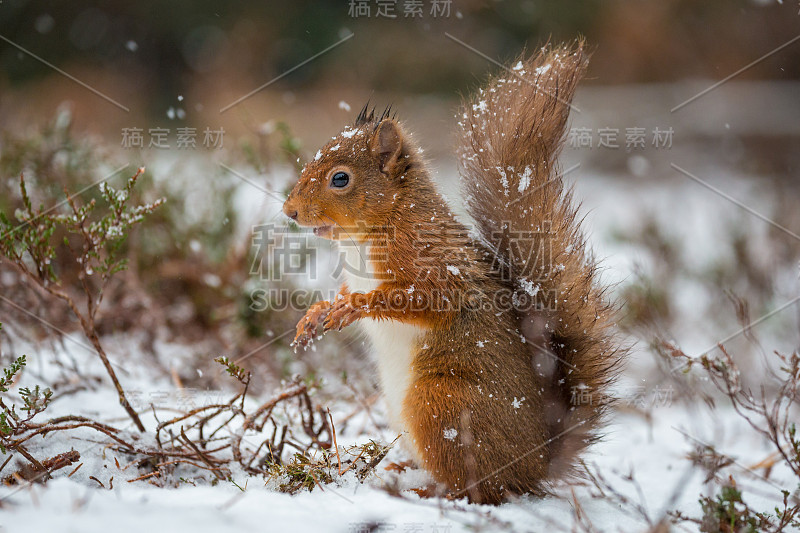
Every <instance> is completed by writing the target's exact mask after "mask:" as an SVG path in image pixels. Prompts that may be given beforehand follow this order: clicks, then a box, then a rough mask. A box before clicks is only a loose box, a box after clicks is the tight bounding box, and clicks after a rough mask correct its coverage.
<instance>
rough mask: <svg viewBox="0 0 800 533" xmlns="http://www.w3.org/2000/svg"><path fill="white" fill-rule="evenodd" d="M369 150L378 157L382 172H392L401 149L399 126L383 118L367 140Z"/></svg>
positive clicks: (401, 137) (401, 138)
mask: <svg viewBox="0 0 800 533" xmlns="http://www.w3.org/2000/svg"><path fill="white" fill-rule="evenodd" d="M369 147H370V151H371V152H372V153H373V155H375V156H376V157H377V159H378V164H379V165H380V167H381V171H382V172H383V173H384V174H392V173H393V172H392V171H393V170H394V168H395V166H396V165H397V162H398V160H399V159H400V156H401V155H402V151H403V136H402V133H401V132H400V126H398V125H397V122H395V121H394V120H392V119H384V120H382V121H381V122H380V124H378V126H377V127H376V128H375V132H374V133H373V134H372V139H370V142H369Z"/></svg>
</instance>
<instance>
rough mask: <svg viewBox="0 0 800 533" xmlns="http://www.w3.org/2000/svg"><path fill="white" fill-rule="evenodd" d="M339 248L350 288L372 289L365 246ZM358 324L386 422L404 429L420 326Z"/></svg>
mask: <svg viewBox="0 0 800 533" xmlns="http://www.w3.org/2000/svg"><path fill="white" fill-rule="evenodd" d="M340 249H341V250H342V251H343V253H344V258H343V259H344V260H346V261H347V266H346V267H345V272H346V278H347V286H348V287H349V288H350V291H351V292H364V293H366V292H369V291H372V290H375V288H377V287H378V285H379V284H380V280H377V279H375V278H374V276H373V275H372V274H373V273H374V271H373V269H372V268H371V266H369V260H368V257H369V247H368V246H361V247H360V248H356V246H355V245H353V244H351V243H350V244H344V243H343V245H342V246H341V247H340ZM359 325H360V327H361V328H362V330H363V331H364V332H365V333H366V334H367V336H368V337H369V340H370V342H371V344H372V348H373V352H374V355H375V359H376V363H377V367H378V377H379V379H380V384H381V390H382V391H383V396H384V398H385V400H386V405H387V409H388V415H389V423H390V424H391V426H392V429H394V430H396V431H398V432H400V431H407V428H406V427H405V424H404V423H403V420H402V418H401V416H400V414H401V410H402V406H403V400H404V398H405V397H406V394H407V392H408V388H409V386H410V384H411V371H412V365H413V363H414V356H415V354H416V352H417V351H418V350H419V343H420V339H421V336H422V334H423V333H424V329H423V328H420V327H419V326H415V325H412V324H403V323H401V322H397V321H395V320H372V319H369V318H367V319H363V320H360V321H359Z"/></svg>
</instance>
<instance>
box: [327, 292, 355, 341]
mask: <svg viewBox="0 0 800 533" xmlns="http://www.w3.org/2000/svg"><path fill="white" fill-rule="evenodd" d="M363 315H364V311H363V310H362V308H360V307H354V306H353V305H352V304H351V303H350V301H349V300H348V299H347V298H343V299H341V300H337V301H336V303H334V304H333V307H332V308H331V310H330V313H328V316H327V317H326V318H325V320H324V321H323V322H322V332H323V333H327V332H328V331H330V330H332V329H335V330H337V331H341V330H342V329H343V328H346V327H347V326H349V325H350V324H352V323H353V322H355V321H356V320H358V319H360V318H361V317H362V316H363Z"/></svg>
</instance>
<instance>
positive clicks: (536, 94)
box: [283, 42, 623, 503]
mask: <svg viewBox="0 0 800 533" xmlns="http://www.w3.org/2000/svg"><path fill="white" fill-rule="evenodd" d="M587 61H588V59H587V54H586V52H585V51H584V45H583V43H582V42H577V43H575V44H574V45H569V46H567V45H565V46H561V47H555V48H547V47H546V48H542V49H541V50H540V52H539V53H538V54H535V55H533V56H532V57H525V56H523V57H521V58H520V59H519V60H518V61H516V62H514V63H512V65H511V66H510V67H508V68H507V69H505V71H504V72H501V73H500V75H498V76H497V77H494V78H492V79H490V81H489V83H488V84H487V86H486V87H484V88H483V89H481V90H480V91H479V92H478V94H477V95H476V96H475V97H474V98H472V99H471V100H467V101H466V102H465V103H464V105H463V109H462V110H461V112H460V114H459V115H458V118H459V120H460V121H459V146H458V154H459V157H460V174H461V177H462V182H463V185H464V189H465V198H466V206H467V209H468V212H469V214H470V215H471V217H472V218H473V219H474V227H473V228H472V229H470V228H469V227H468V226H467V225H465V224H464V223H462V222H461V221H460V220H459V219H458V218H457V217H456V216H455V215H454V214H453V213H452V211H451V209H450V207H449V206H448V204H447V202H446V201H445V200H444V198H443V197H442V196H441V195H440V193H439V192H438V190H437V188H436V185H435V183H434V181H433V180H432V178H431V175H430V172H429V170H428V168H427V167H426V163H425V160H424V158H423V156H422V151H421V150H420V149H419V148H418V146H417V145H416V144H415V143H414V142H413V141H412V139H411V137H410V135H409V133H408V132H407V130H406V129H405V127H404V126H403V125H402V124H401V123H400V122H398V120H397V119H396V117H395V116H392V115H391V114H390V112H389V110H388V109H387V111H386V112H384V113H383V114H381V115H379V116H376V114H375V110H374V108H373V110H372V111H371V112H368V111H367V106H365V107H364V109H363V110H362V111H361V113H360V114H359V115H358V118H357V120H356V122H355V124H354V125H353V126H351V127H347V128H346V129H345V130H344V131H342V132H341V133H340V134H338V135H337V136H335V137H333V139H332V140H331V141H330V142H328V144H327V145H325V146H324V147H323V148H322V149H321V150H320V151H319V152H317V154H316V156H315V157H314V158H313V160H311V161H309V162H308V163H307V164H306V165H305V167H304V168H303V170H302V172H301V175H300V179H299V181H298V182H297V184H296V185H295V187H294V189H293V190H292V191H291V193H290V195H289V197H288V199H287V200H286V202H285V204H284V206H283V211H284V213H285V214H286V215H287V216H289V217H290V218H292V219H294V220H295V221H296V223H297V224H299V225H300V226H303V227H311V228H313V231H314V233H315V234H316V235H318V236H319V237H322V238H326V239H332V240H336V241H338V242H339V244H340V246H341V247H342V248H343V249H344V251H345V255H346V256H347V257H348V260H349V261H350V262H351V263H350V264H351V265H355V266H360V267H361V268H350V269H347V270H346V282H345V283H343V284H342V286H341V289H340V291H339V293H338V295H337V296H336V298H335V299H334V301H331V302H329V301H322V302H318V303H316V304H314V305H312V306H311V308H310V309H309V310H308V312H307V313H306V315H305V316H304V317H303V319H301V321H300V322H299V323H298V325H297V335H296V337H295V345H296V346H302V347H305V346H307V345H308V344H309V343H310V342H311V341H312V340H313V339H315V338H317V337H319V336H321V335H322V334H323V333H325V332H327V331H330V330H341V329H342V328H344V327H347V326H348V325H350V324H352V323H354V322H358V323H359V325H360V326H362V328H363V330H364V331H365V332H366V334H367V336H368V338H369V340H370V341H371V344H372V347H373V349H374V351H375V354H376V358H377V370H378V377H379V381H380V385H381V389H382V392H383V395H384V397H385V400H386V404H387V410H388V415H389V421H390V424H391V426H392V427H393V428H395V429H396V430H397V431H399V432H402V433H403V434H404V439H405V440H406V442H405V447H406V449H407V450H409V452H410V455H411V456H412V457H413V462H415V463H417V464H418V466H420V467H422V468H425V469H426V470H428V471H429V472H430V473H431V474H432V476H433V478H434V479H435V480H436V481H437V482H438V483H440V484H443V485H444V486H445V487H446V488H447V489H448V490H449V492H450V494H451V495H453V496H455V497H459V496H466V497H468V498H469V500H470V501H474V502H482V503H499V502H501V501H503V500H504V499H505V498H507V497H508V496H509V495H516V494H523V493H532V494H535V495H542V494H545V493H546V492H547V491H548V490H549V488H550V487H551V486H552V482H553V481H555V480H558V479H563V478H564V477H565V476H569V475H570V474H572V473H574V471H575V463H576V459H577V457H578V454H579V453H580V452H582V451H583V450H584V449H585V448H586V446H587V445H588V444H589V443H591V442H592V441H593V440H595V439H596V438H597V436H598V430H599V427H600V425H601V417H602V415H603V414H604V412H605V411H606V408H607V406H608V405H609V402H610V396H609V394H608V392H607V390H608V385H609V383H610V382H611V381H612V380H613V378H614V376H615V370H616V368H617V366H618V362H619V361H620V358H621V354H622V353H623V352H622V350H621V349H620V348H619V345H618V343H617V342H616V341H615V337H616V335H615V328H614V307H613V306H612V304H611V303H610V302H609V301H608V299H607V298H606V294H605V292H606V291H605V288H604V287H603V286H602V285H601V283H600V281H599V280H598V275H597V267H596V264H595V262H594V259H593V257H592V255H591V253H590V252H589V250H588V249H587V243H586V240H585V237H584V236H583V233H582V231H581V229H580V225H579V223H578V221H577V220H576V207H575V205H574V203H573V201H572V192H571V191H570V190H569V189H565V187H564V183H563V180H562V177H561V174H560V171H559V166H558V161H557V159H558V154H559V152H560V150H561V148H562V145H563V142H564V137H565V130H566V124H567V119H568V116H569V109H570V107H571V104H570V102H571V100H572V97H573V94H574V92H575V88H576V85H577V83H578V81H579V79H580V78H581V76H582V74H583V73H584V71H585V68H586V64H587Z"/></svg>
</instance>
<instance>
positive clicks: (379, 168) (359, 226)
mask: <svg viewBox="0 0 800 533" xmlns="http://www.w3.org/2000/svg"><path fill="white" fill-rule="evenodd" d="M390 112H391V110H390V108H388V107H387V108H386V110H385V111H384V112H383V113H382V114H381V115H380V116H379V117H376V116H375V109H374V108H373V109H372V111H370V112H369V113H367V106H364V108H363V109H362V110H361V112H360V113H359V115H358V118H356V121H355V123H354V124H353V125H352V126H348V127H347V128H345V129H344V130H343V131H342V132H341V133H339V134H338V135H336V136H335V137H333V139H332V140H331V141H329V142H328V143H327V144H326V145H325V146H323V147H322V148H321V149H320V150H319V151H317V153H316V155H315V156H314V158H313V159H312V160H311V161H308V162H307V163H306V164H305V166H304V167H303V170H302V172H301V174H300V179H299V180H298V181H297V184H296V185H295V186H294V188H293V189H292V192H291V193H289V197H288V198H287V199H286V202H285V203H284V204H283V212H284V213H285V214H286V215H287V216H288V217H290V218H292V219H293V220H295V221H296V222H297V223H298V224H299V225H300V226H304V227H312V228H313V229H314V233H315V234H316V235H318V236H320V237H324V238H327V239H333V240H339V239H351V238H354V237H355V236H356V235H358V234H361V233H364V229H365V228H372V227H378V226H382V225H384V224H386V223H387V222H388V219H389V216H390V214H391V212H392V208H393V206H394V204H395V202H397V201H398V200H399V197H400V196H401V195H402V191H403V190H404V189H406V188H408V187H409V186H412V185H413V184H411V183H410V182H411V181H413V180H411V179H409V178H410V177H411V176H410V175H409V170H411V168H412V167H413V166H414V165H416V164H417V160H418V158H417V157H415V154H416V153H417V150H416V148H415V147H414V145H413V144H412V143H411V142H410V141H409V139H408V135H407V134H406V133H405V132H404V131H403V128H402V126H401V125H400V123H399V122H398V121H397V120H396V118H395V116H394V115H391V113H390Z"/></svg>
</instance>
